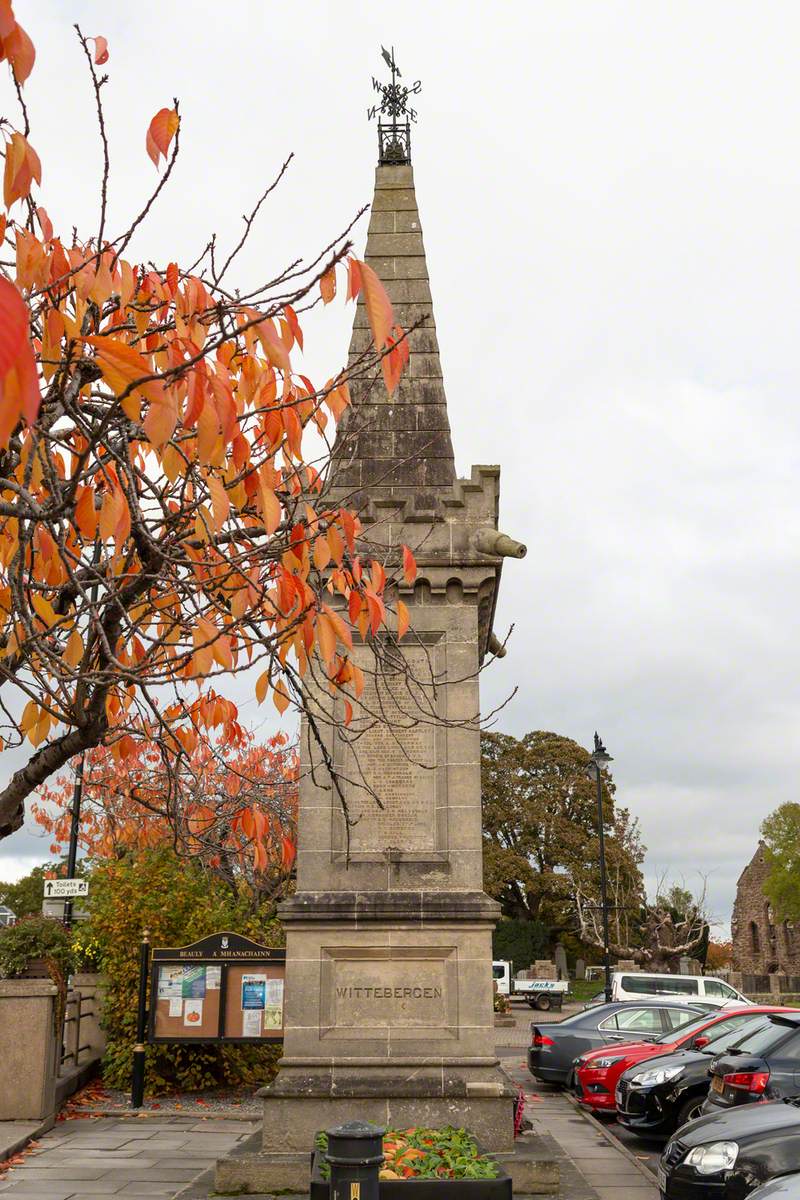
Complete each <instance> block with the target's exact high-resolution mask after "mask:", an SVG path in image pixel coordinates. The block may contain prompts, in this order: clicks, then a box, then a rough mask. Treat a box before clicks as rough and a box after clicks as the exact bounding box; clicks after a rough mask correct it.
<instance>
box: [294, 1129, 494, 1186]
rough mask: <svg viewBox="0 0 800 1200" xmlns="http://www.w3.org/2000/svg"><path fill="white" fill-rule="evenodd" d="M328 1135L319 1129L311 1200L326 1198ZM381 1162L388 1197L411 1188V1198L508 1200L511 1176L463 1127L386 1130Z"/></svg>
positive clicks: (327, 1183) (328, 1169) (328, 1171)
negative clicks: (480, 1149) (480, 1148)
mask: <svg viewBox="0 0 800 1200" xmlns="http://www.w3.org/2000/svg"><path fill="white" fill-rule="evenodd" d="M327 1148H328V1138H327V1134H325V1133H319V1134H317V1140H316V1153H315V1155H314V1161H313V1165H312V1172H311V1200H327V1197H328V1192H329V1180H330V1166H329V1165H328V1162H327V1160H326V1158H325V1152H326V1150H327ZM383 1152H384V1155H385V1162H384V1164H383V1166H382V1168H381V1171H380V1174H379V1179H380V1194H381V1196H382V1197H386V1200H392V1198H393V1197H395V1196H399V1195H400V1194H402V1193H403V1192H405V1193H408V1191H409V1187H410V1188H411V1190H412V1191H413V1195H414V1200H447V1198H448V1197H454V1198H455V1197H457V1196H459V1197H464V1198H465V1200H466V1198H467V1197H469V1198H470V1200H511V1178H510V1176H508V1175H507V1174H506V1173H505V1172H504V1171H503V1170H501V1168H500V1167H498V1165H497V1163H496V1162H495V1161H494V1159H492V1158H489V1157H487V1156H486V1155H485V1154H481V1153H480V1151H479V1149H478V1144H477V1142H476V1141H475V1139H474V1138H473V1137H472V1135H471V1134H470V1133H468V1132H467V1130H466V1129H454V1128H453V1127H452V1126H447V1127H445V1128H444V1129H426V1128H423V1127H419V1128H414V1129H402V1130H397V1129H390V1130H388V1131H387V1133H386V1134H385V1136H384V1139H383Z"/></svg>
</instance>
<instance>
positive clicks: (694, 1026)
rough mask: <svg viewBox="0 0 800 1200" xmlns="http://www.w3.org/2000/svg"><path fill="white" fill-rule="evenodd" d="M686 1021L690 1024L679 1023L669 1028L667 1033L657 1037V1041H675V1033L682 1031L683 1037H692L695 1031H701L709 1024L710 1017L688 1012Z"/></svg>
mask: <svg viewBox="0 0 800 1200" xmlns="http://www.w3.org/2000/svg"><path fill="white" fill-rule="evenodd" d="M686 1021H687V1022H688V1024H686V1023H684V1024H683V1025H678V1026H677V1028H675V1029H668V1030H667V1032H666V1033H662V1035H661V1037H660V1038H656V1041H657V1042H674V1041H675V1035H676V1034H677V1033H680V1035H681V1039H683V1038H686V1037H691V1035H692V1034H693V1033H699V1032H700V1030H701V1029H704V1028H705V1027H706V1025H708V1017H707V1016H702V1017H698V1016H697V1013H693V1012H691V1011H688V1012H687V1015H686Z"/></svg>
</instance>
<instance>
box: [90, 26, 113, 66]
mask: <svg viewBox="0 0 800 1200" xmlns="http://www.w3.org/2000/svg"><path fill="white" fill-rule="evenodd" d="M86 40H87V41H89V42H94V61H95V66H98V67H102V66H103V64H104V63H107V62H108V39H107V38H104V37H101V36H100V35H99V34H98V36H97V37H95V38H87V39H86Z"/></svg>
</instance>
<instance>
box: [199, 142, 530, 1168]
mask: <svg viewBox="0 0 800 1200" xmlns="http://www.w3.org/2000/svg"><path fill="white" fill-rule="evenodd" d="M365 259H366V262H367V263H368V264H369V265H370V266H371V267H372V268H373V269H374V270H375V271H376V273H377V274H378V276H379V277H380V279H381V280H382V282H383V283H384V285H385V287H386V289H387V291H388V293H389V296H390V298H391V300H392V304H393V307H394V315H395V320H396V321H397V322H399V324H400V325H401V326H402V327H403V328H404V329H406V330H409V329H412V327H413V326H414V325H415V323H416V322H418V321H419V320H421V319H424V324H423V325H422V326H421V327H420V328H417V329H414V330H413V332H411V334H410V337H409V349H410V361H409V364H408V367H407V368H406V371H405V373H404V376H403V379H402V380H401V382H400V385H399V388H398V389H397V391H396V392H395V393H394V394H392V395H389V394H387V392H386V390H385V389H384V387H383V384H382V382H381V379H380V374H379V373H378V377H377V379H376V380H372V379H371V380H370V381H369V386H367V384H366V383H364V382H358V381H354V382H351V393H352V398H353V404H352V407H351V409H350V410H349V411H348V412H347V414H346V416H345V418H344V420H343V421H342V424H341V425H340V427H339V430H338V432H337V439H336V444H335V447H334V454H333V464H334V469H335V476H334V485H335V486H334V497H337V498H340V499H339V502H340V503H343V502H347V503H348V504H350V505H352V506H354V507H357V508H358V509H359V511H360V515H361V519H362V522H363V524H364V527H365V531H366V533H365V536H366V537H377V538H379V539H380V540H381V542H382V543H383V544H384V545H385V546H386V547H387V551H388V553H389V554H390V555H391V557H393V558H394V559H395V560H397V558H398V557H399V553H398V549H397V548H399V546H400V545H401V544H406V545H408V546H409V547H410V548H411V550H412V552H413V553H414V555H415V557H416V561H417V567H418V576H417V579H416V581H415V583H414V584H413V586H410V587H406V586H401V588H400V596H401V598H402V599H403V601H404V602H405V604H406V605H407V606H408V609H409V613H410V618H411V632H410V633H409V634H408V635H406V637H405V638H404V639H403V641H402V642H393V641H392V639H390V638H383V639H379V641H378V643H377V644H376V645H375V646H371V645H365V644H363V643H359V642H358V639H355V645H354V648H353V656H354V659H355V661H356V663H357V664H358V665H359V666H360V667H361V668H362V670H363V671H364V673H365V689H364V693H363V695H362V697H361V700H360V703H354V704H353V717H352V721H351V722H350V725H349V727H348V732H347V733H346V734H345V733H339V732H337V726H338V727H339V728H341V726H342V723H343V716H344V711H343V706H342V703H341V702H340V701H334V700H332V699H331V698H330V697H329V695H328V693H327V692H323V691H321V690H320V691H314V692H313V693H312V692H309V695H310V699H311V702H312V703H313V704H315V705H319V706H320V708H321V709H322V708H324V707H325V706H327V708H325V713H326V719H325V720H324V721H320V722H319V724H318V727H317V728H316V729H315V730H313V731H311V730H310V729H309V724H308V722H306V723H305V724H304V726H303V729H302V732H301V760H302V761H301V782H300V800H299V815H298V852H297V890H296V893H295V895H293V896H292V897H291V898H290V899H289V900H288V901H286V902H285V903H284V904H283V905H282V906H281V910H280V916H281V919H282V921H283V922H284V925H285V928H286V939H287V940H286V956H287V957H286V992H285V996H286V1003H285V1013H284V1020H285V1025H284V1028H285V1040H284V1056H283V1058H282V1059H281V1062H280V1070H279V1072H278V1075H277V1077H276V1078H275V1080H274V1081H273V1082H272V1083H271V1084H269V1085H268V1086H267V1087H265V1088H263V1089H262V1090H261V1092H260V1093H259V1095H260V1096H261V1097H262V1099H263V1101H264V1126H263V1152H262V1154H261V1155H260V1156H259V1163H258V1164H257V1169H256V1168H255V1167H252V1165H251V1166H250V1167H246V1168H245V1167H243V1166H242V1165H241V1162H237V1163H233V1160H229V1162H228V1164H227V1165H225V1164H221V1165H220V1167H218V1173H217V1187H218V1188H220V1189H221V1190H230V1189H231V1188H232V1187H235V1186H240V1187H241V1186H243V1185H246V1186H248V1187H250V1188H251V1189H255V1188H256V1187H257V1188H258V1189H260V1190H263V1191H269V1190H271V1189H273V1188H278V1187H282V1186H288V1185H287V1184H286V1183H285V1180H286V1179H287V1178H288V1177H289V1175H290V1174H291V1171H290V1170H289V1167H286V1162H287V1161H288V1160H287V1158H286V1156H287V1155H288V1156H290V1157H292V1156H293V1161H295V1160H299V1161H301V1162H302V1164H303V1169H305V1170H307V1156H308V1153H309V1151H310V1149H311V1147H312V1146H313V1143H314V1137H315V1134H316V1133H317V1131H318V1130H320V1129H327V1128H330V1127H332V1126H334V1125H338V1124H340V1123H342V1122H343V1121H347V1120H352V1119H354V1118H357V1119H360V1120H368V1121H373V1122H376V1123H377V1124H380V1125H386V1126H390V1127H392V1126H393V1127H396V1128H405V1127H408V1126H411V1125H434V1126H437V1125H438V1126H442V1125H455V1126H466V1127H468V1128H469V1129H470V1130H471V1131H472V1132H473V1133H474V1134H475V1135H476V1137H477V1138H478V1140H479V1142H480V1143H481V1144H482V1145H483V1146H484V1147H485V1148H486V1149H490V1150H496V1151H499V1150H503V1149H506V1150H508V1149H510V1148H511V1146H512V1144H513V1101H514V1097H515V1094H516V1088H515V1087H514V1085H513V1084H512V1083H511V1081H510V1079H509V1078H508V1076H506V1074H505V1073H504V1072H503V1071H502V1069H501V1068H500V1066H499V1062H498V1059H497V1056H496V1054H495V1031H494V1014H493V980H492V930H493V928H494V924H495V922H496V920H497V918H498V916H499V905H498V904H497V903H496V902H495V901H494V900H491V899H489V897H488V896H486V894H485V893H484V891H483V865H482V828H481V781H480V734H479V727H478V725H477V723H476V721H475V717H476V715H477V713H478V712H479V694H478V670H479V668H480V666H481V664H482V663H483V662H484V659H485V658H486V656H487V654H490V653H492V652H495V651H497V650H499V649H500V647H499V644H498V643H497V642H496V640H495V638H494V635H493V631H492V620H493V615H494V609H495V604H496V598H497V590H498V584H499V580H500V569H501V565H502V559H503V557H509V556H510V557H517V558H521V557H522V556H523V555H524V553H525V548H524V546H521V545H520V544H519V543H515V542H513V541H512V540H511V539H510V538H507V537H504V536H503V535H500V534H498V532H497V514H498V500H499V475H500V472H499V468H498V467H496V466H482V467H473V468H472V471H471V473H470V475H469V476H468V477H467V478H465V479H459V478H457V476H456V471H455V465H454V456H453V447H452V442H451V437H450V427H449V421H448V414H447V402H446V397H445V390H444V384H443V381H442V369H441V363H440V359H439V347H438V341H437V334H436V326H435V323H434V321H433V316H432V312H431V293H430V285H429V281H428V269H427V264H426V259H425V251H424V247H423V241H422V231H421V226H420V219H419V212H418V209H417V201H416V194H415V187H414V177H413V172H412V168H411V166H410V164H407V163H403V164H399V165H387V164H382V165H379V166H378V168H377V171H376V179H375V195H374V200H373V205H372V215H371V219H370V224H369V231H368V237H367V247H366V255H365ZM369 344H370V333H369V327H368V320H367V314H366V310H365V307H364V303H363V299H361V298H360V299H359V303H358V305H357V309H356V314H355V320H354V327H353V335H352V341H351V347H350V350H351V362H355V361H356V360H357V359H358V357H359V355H362V354H363V353H364V352H365V351H366V350H367V349H368V347H369ZM376 659H377V660H378V661H376ZM375 713H380V714H381V717H382V719H381V720H378V721H376V720H375V719H374V717H373V716H371V715H370V714H375ZM354 733H355V734H356V735H357V741H355V744H354V740H353V734H354ZM326 762H329V763H333V764H334V775H335V778H336V780H337V781H338V786H339V787H341V789H342V795H341V796H340V795H339V794H338V793H337V786H335V785H334V783H333V782H332V779H331V774H330V772H329V770H328V768H327V766H326ZM342 801H344V805H346V808H347V811H348V812H349V814H350V819H351V823H350V824H349V826H348V823H347V822H346V820H345V817H344V814H343V803H342ZM348 835H349V842H348ZM284 1168H286V1169H284ZM287 1172H288V1174H287ZM281 1181H284V1182H281ZM223 1185H224V1186H223Z"/></svg>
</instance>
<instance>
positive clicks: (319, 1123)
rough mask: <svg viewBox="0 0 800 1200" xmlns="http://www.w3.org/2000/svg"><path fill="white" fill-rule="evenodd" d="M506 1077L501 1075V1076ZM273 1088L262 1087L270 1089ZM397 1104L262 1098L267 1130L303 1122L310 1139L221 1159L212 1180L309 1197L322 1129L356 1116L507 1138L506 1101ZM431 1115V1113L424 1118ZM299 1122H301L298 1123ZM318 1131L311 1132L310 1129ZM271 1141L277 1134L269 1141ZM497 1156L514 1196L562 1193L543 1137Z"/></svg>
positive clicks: (234, 1189)
mask: <svg viewBox="0 0 800 1200" xmlns="http://www.w3.org/2000/svg"><path fill="white" fill-rule="evenodd" d="M501 1073H502V1072H501ZM268 1090H269V1089H263V1091H268ZM395 1099H396V1101H397V1104H396V1105H395V1104H394V1103H393V1102H392V1101H391V1100H389V1101H385V1102H382V1101H381V1100H378V1099H376V1098H372V1099H369V1098H366V1097H362V1098H360V1099H359V1098H355V1097H342V1098H338V1097H336V1098H334V1097H331V1096H325V1097H321V1096H308V1097H307V1098H306V1103H305V1106H304V1105H303V1103H302V1102H301V1101H300V1100H299V1098H298V1097H294V1098H293V1099H291V1100H284V1101H283V1106H282V1107H279V1105H280V1101H279V1100H278V1098H277V1097H271V1096H264V1129H265V1132H266V1130H268V1129H270V1127H271V1126H272V1123H273V1121H274V1122H276V1124H277V1125H278V1126H280V1128H281V1129H282V1130H283V1132H284V1136H286V1135H287V1134H290V1133H291V1132H292V1130H294V1129H296V1128H297V1127H298V1126H299V1123H302V1124H303V1128H304V1130H305V1134H304V1136H306V1137H307V1138H308V1139H309V1140H308V1141H307V1142H306V1144H305V1145H304V1148H303V1149H302V1150H289V1149H288V1148H287V1147H286V1146H285V1145H284V1146H283V1147H282V1148H276V1147H274V1148H271V1149H267V1148H265V1149H264V1150H262V1151H261V1152H260V1153H258V1154H252V1153H251V1154H246V1153H244V1154H241V1153H240V1154H232V1155H230V1156H229V1157H228V1158H221V1159H219V1160H218V1161H217V1165H216V1173H215V1177H214V1187H215V1191H216V1192H218V1193H219V1194H220V1195H237V1196H248V1195H256V1196H258V1195H263V1194H265V1193H266V1194H267V1195H274V1194H276V1193H290V1194H291V1193H299V1194H302V1195H307V1194H308V1188H309V1181H310V1177H311V1153H310V1151H309V1149H308V1146H309V1145H313V1139H314V1136H315V1134H316V1132H317V1131H318V1129H320V1128H323V1129H324V1128H331V1127H332V1126H334V1125H337V1124H341V1123H342V1122H343V1121H345V1120H351V1119H353V1118H354V1117H356V1118H359V1119H364V1120H371V1121H374V1122H376V1123H378V1122H380V1123H382V1124H392V1125H399V1126H400V1127H401V1128H403V1127H407V1126H408V1125H409V1124H417V1123H420V1122H421V1121H422V1120H423V1119H424V1120H425V1121H426V1122H427V1121H430V1123H431V1124H432V1125H439V1124H454V1125H459V1126H460V1125H464V1124H466V1122H467V1120H471V1121H472V1124H471V1125H467V1128H470V1129H471V1130H472V1131H473V1132H476V1136H478V1140H479V1141H481V1138H480V1135H479V1134H477V1131H476V1130H475V1129H474V1123H475V1121H476V1120H477V1121H478V1122H479V1123H480V1122H482V1121H483V1122H485V1124H486V1128H487V1129H489V1130H491V1129H494V1130H495V1132H496V1133H497V1134H503V1136H504V1133H503V1131H504V1125H505V1123H504V1118H503V1110H502V1109H501V1108H500V1105H501V1104H504V1105H505V1107H506V1108H507V1107H508V1100H507V1099H506V1100H505V1101H501V1100H500V1099H499V1098H496V1097H495V1098H489V1097H484V1098H482V1100H481V1101H480V1103H479V1104H476V1103H475V1100H471V1101H470V1102H469V1108H468V1111H467V1110H466V1109H465V1108H464V1107H463V1106H459V1104H458V1097H438V1098H432V1097H420V1096H416V1097H412V1096H405V1097H396V1098H395ZM426 1114H427V1115H426ZM295 1123H297V1124H295ZM312 1130H313V1131H314V1132H313V1133H312V1132H311V1131H312ZM267 1140H269V1142H270V1145H271V1146H272V1144H273V1142H275V1141H277V1140H278V1137H277V1134H276V1136H275V1137H274V1138H273V1137H270V1138H269V1139H267V1138H266V1137H265V1141H267ZM494 1157H495V1158H496V1159H497V1162H498V1163H499V1165H500V1166H501V1167H502V1168H503V1170H504V1171H506V1172H508V1174H509V1175H510V1176H511V1180H512V1186H513V1191H514V1194H515V1195H526V1196H544V1195H555V1194H557V1193H558V1190H559V1165H558V1162H557V1161H556V1160H555V1159H554V1158H553V1157H552V1151H551V1150H550V1148H549V1147H548V1146H547V1145H545V1144H544V1143H543V1142H542V1140H541V1138H540V1137H539V1136H538V1135H537V1134H535V1133H533V1132H528V1133H524V1134H522V1135H521V1136H520V1137H519V1138H518V1139H517V1140H516V1141H515V1142H513V1145H512V1146H510V1147H509V1148H507V1149H506V1150H501V1151H496V1152H495V1153H494Z"/></svg>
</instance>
